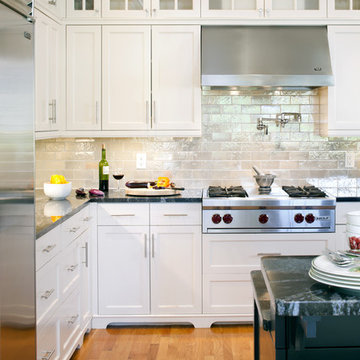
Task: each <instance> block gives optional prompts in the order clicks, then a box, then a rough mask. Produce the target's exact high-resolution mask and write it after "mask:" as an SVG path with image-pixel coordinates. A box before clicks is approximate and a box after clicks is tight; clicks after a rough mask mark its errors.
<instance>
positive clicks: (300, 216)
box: [294, 214, 304, 224]
mask: <svg viewBox="0 0 360 360" xmlns="http://www.w3.org/2000/svg"><path fill="white" fill-rule="evenodd" d="M294 220H295V222H296V223H298V224H301V223H302V222H303V221H304V215H303V214H296V215H295V216H294Z"/></svg>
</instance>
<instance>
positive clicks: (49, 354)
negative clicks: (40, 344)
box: [41, 349, 55, 360]
mask: <svg viewBox="0 0 360 360" xmlns="http://www.w3.org/2000/svg"><path fill="white" fill-rule="evenodd" d="M54 353H55V349H53V350H52V351H44V355H43V356H42V357H41V360H50V359H51V358H52V356H53V355H54Z"/></svg>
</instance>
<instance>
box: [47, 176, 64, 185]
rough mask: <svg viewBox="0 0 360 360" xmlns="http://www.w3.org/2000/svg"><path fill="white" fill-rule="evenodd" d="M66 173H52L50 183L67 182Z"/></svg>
mask: <svg viewBox="0 0 360 360" xmlns="http://www.w3.org/2000/svg"><path fill="white" fill-rule="evenodd" d="M67 183H68V182H67V181H66V179H65V176H64V175H57V174H56V175H51V178H50V184H67Z"/></svg>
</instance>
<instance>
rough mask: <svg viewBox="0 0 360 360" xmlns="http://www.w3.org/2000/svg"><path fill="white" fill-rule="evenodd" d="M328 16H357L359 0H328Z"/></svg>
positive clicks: (359, 7) (359, 11) (358, 15)
mask: <svg viewBox="0 0 360 360" xmlns="http://www.w3.org/2000/svg"><path fill="white" fill-rule="evenodd" d="M328 3H329V4H328V16H329V17H335V18H359V17H360V1H359V0H328Z"/></svg>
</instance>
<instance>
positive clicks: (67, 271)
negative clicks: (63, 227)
mask: <svg viewBox="0 0 360 360" xmlns="http://www.w3.org/2000/svg"><path fill="white" fill-rule="evenodd" d="M80 240H81V239H80V238H79V239H77V240H76V241H75V242H73V243H72V244H71V245H70V246H69V247H68V248H66V249H65V250H64V252H63V253H62V254H61V258H60V298H61V300H63V299H65V298H66V297H67V296H68V295H69V294H70V292H71V291H72V290H73V289H74V288H75V287H76V286H78V285H79V283H80V271H81V257H80V250H81V248H80Z"/></svg>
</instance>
